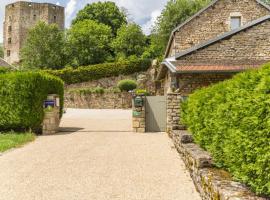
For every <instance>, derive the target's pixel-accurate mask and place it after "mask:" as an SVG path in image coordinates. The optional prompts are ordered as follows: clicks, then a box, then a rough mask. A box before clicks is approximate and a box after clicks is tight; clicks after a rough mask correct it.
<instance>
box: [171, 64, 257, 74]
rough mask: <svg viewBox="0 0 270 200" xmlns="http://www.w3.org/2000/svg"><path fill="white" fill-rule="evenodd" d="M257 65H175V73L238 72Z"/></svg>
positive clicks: (254, 67)
mask: <svg viewBox="0 0 270 200" xmlns="http://www.w3.org/2000/svg"><path fill="white" fill-rule="evenodd" d="M256 68H258V67H257V66H248V67H244V66H224V65H223V66H221V65H220V66H218V65H209V66H207V65H202V66H176V73H196V72H197V73H202V72H240V71H244V70H248V69H256Z"/></svg>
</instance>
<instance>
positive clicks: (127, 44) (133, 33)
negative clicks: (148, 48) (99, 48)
mask: <svg viewBox="0 0 270 200" xmlns="http://www.w3.org/2000/svg"><path fill="white" fill-rule="evenodd" d="M145 45H146V37H145V35H144V33H143V32H142V29H141V27H140V26H139V25H137V24H135V23H132V24H128V25H123V26H122V27H121V28H120V29H119V30H118V31H117V37H116V38H115V39H114V40H113V42H112V47H113V49H114V52H115V53H116V55H118V56H120V57H129V56H132V55H136V56H141V55H142V54H143V52H144V49H145Z"/></svg>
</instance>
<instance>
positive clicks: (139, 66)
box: [46, 59, 151, 84]
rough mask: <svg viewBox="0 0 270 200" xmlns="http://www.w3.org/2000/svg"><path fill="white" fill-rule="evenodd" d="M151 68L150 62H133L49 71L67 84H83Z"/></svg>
mask: <svg viewBox="0 0 270 200" xmlns="http://www.w3.org/2000/svg"><path fill="white" fill-rule="evenodd" d="M150 66H151V61H150V60H141V59H139V60H132V61H122V62H116V63H103V64H98V65H90V66H84V67H79V68H77V69H73V68H65V69H62V70H47V71H46V72H48V73H49V74H52V75H54V76H58V77H59V78H61V79H62V80H63V81H64V82H65V83H66V84H74V83H82V82H87V81H93V80H98V79H100V78H106V77H111V76H119V75H129V74H133V73H136V72H140V71H146V70H147V69H148V68H149V67H150Z"/></svg>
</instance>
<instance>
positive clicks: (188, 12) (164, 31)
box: [151, 0, 210, 53]
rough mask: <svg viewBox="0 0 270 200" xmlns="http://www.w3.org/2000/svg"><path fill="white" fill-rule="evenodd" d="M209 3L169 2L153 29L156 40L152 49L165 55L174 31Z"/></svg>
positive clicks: (200, 1) (185, 0) (188, 0)
mask: <svg viewBox="0 0 270 200" xmlns="http://www.w3.org/2000/svg"><path fill="white" fill-rule="evenodd" d="M209 2H210V0H192V1H190V0H169V1H168V3H167V5H166V6H165V8H164V10H163V11H162V13H161V16H160V17H159V18H158V20H157V22H156V24H155V26H154V28H153V31H152V32H153V34H155V37H156V38H155V39H153V41H152V43H151V46H152V47H151V48H157V49H158V51H159V52H162V53H164V51H165V48H166V45H167V42H168V40H169V37H170V34H171V32H172V30H173V29H174V28H175V27H176V26H178V25H179V24H181V23H182V22H184V21H185V20H187V19H188V18H189V17H191V16H192V15H194V14H195V13H196V12H198V11H199V10H200V9H202V8H203V7H205V6H206V4H208V3H209ZM161 49H162V50H161Z"/></svg>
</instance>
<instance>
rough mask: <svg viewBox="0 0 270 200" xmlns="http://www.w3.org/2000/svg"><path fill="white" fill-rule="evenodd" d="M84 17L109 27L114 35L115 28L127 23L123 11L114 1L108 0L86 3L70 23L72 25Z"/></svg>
mask: <svg viewBox="0 0 270 200" xmlns="http://www.w3.org/2000/svg"><path fill="white" fill-rule="evenodd" d="M85 19H90V20H94V21H96V22H98V23H102V24H105V25H107V26H109V27H111V29H112V33H113V35H114V36H115V35H116V33H117V30H118V29H119V28H120V27H121V26H122V25H123V24H126V23H127V16H126V14H125V12H124V11H122V10H120V9H119V7H117V5H116V4H115V3H114V2H110V1H107V2H97V3H92V4H87V5H86V6H85V7H84V9H82V10H80V11H79V12H78V14H77V16H76V18H75V19H74V20H73V22H72V24H73V25H74V24H76V23H78V22H80V21H83V20H85Z"/></svg>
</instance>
